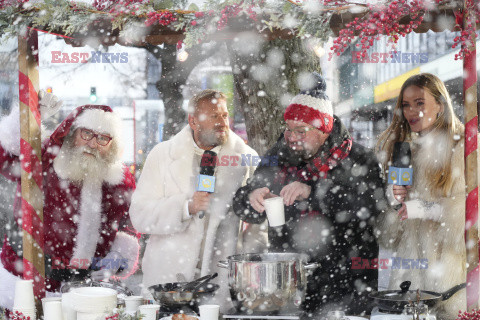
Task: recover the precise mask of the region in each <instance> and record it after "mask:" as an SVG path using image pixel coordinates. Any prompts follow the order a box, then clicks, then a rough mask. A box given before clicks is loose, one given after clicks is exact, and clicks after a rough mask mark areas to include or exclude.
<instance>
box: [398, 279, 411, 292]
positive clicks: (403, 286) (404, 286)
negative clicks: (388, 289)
mask: <svg viewBox="0 0 480 320" xmlns="http://www.w3.org/2000/svg"><path fill="white" fill-rule="evenodd" d="M411 284H412V282H411V281H403V282H402V283H400V289H402V293H407V291H408V289H410V285H411Z"/></svg>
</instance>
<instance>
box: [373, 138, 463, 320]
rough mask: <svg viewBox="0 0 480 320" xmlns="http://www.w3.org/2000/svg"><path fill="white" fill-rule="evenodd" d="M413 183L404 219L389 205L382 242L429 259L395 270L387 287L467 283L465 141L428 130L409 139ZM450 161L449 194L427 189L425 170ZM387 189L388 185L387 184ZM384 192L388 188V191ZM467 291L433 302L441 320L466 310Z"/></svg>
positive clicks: (410, 256) (447, 286)
mask: <svg viewBox="0 0 480 320" xmlns="http://www.w3.org/2000/svg"><path fill="white" fill-rule="evenodd" d="M411 149H412V165H413V169H414V176H413V186H412V189H411V190H410V191H409V193H408V198H407V199H406V202H405V203H406V205H407V214H408V218H407V219H406V220H404V221H400V219H399V217H398V214H397V211H396V210H394V209H391V210H390V211H389V212H387V213H386V214H385V216H384V217H383V219H382V221H381V223H380V228H379V229H380V231H381V236H380V243H381V244H382V245H383V246H384V247H386V248H387V249H390V250H392V251H393V252H394V255H396V257H399V258H403V259H428V268H426V269H393V268H392V272H391V277H390V285H389V288H390V289H399V285H400V283H401V282H403V281H405V280H409V281H411V282H412V285H411V287H410V290H416V289H420V290H430V291H435V292H444V291H446V290H448V289H450V288H451V287H453V286H455V285H457V284H461V283H464V282H465V281H466V270H465V264H466V253H465V239H464V228H465V179H464V167H465V166H464V140H463V139H462V140H460V141H453V140H452V139H449V138H448V137H447V136H445V135H442V134H436V133H429V134H427V135H425V136H422V137H415V136H414V137H413V141H412V142H411ZM447 161H451V162H452V175H453V179H454V180H453V185H452V188H451V190H449V192H448V196H447V197H441V196H439V195H436V194H434V192H431V190H429V187H428V185H427V183H426V181H428V179H429V177H428V176H426V173H425V172H426V168H427V167H431V166H436V165H443V164H444V163H445V162H447ZM390 189H391V188H390ZM387 193H388V192H387ZM465 297H466V294H465V289H463V290H461V291H459V292H457V293H456V294H455V295H454V296H453V297H451V298H450V299H449V300H446V301H445V302H442V303H439V304H437V309H436V312H437V316H438V317H439V318H440V319H456V317H457V315H458V311H459V310H465V309H466V299H465Z"/></svg>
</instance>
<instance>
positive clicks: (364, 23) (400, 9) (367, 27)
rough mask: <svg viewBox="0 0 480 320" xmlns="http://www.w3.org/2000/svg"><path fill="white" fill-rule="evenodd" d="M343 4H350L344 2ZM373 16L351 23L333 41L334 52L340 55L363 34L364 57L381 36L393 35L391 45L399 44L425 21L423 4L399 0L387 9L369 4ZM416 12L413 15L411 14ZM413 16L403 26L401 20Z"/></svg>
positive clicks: (390, 39)
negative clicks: (357, 36) (357, 35)
mask: <svg viewBox="0 0 480 320" xmlns="http://www.w3.org/2000/svg"><path fill="white" fill-rule="evenodd" d="M324 2H325V3H326V5H332V4H333V5H335V6H338V5H341V4H342V1H338V0H333V1H330V0H324ZM343 4H346V3H344V2H343ZM367 7H368V10H369V12H370V13H369V14H368V15H367V16H366V17H365V18H358V17H357V18H355V19H354V20H353V21H352V22H350V23H348V24H347V25H346V26H345V28H344V29H342V30H340V33H339V36H338V38H336V39H335V40H334V41H333V46H332V47H331V50H333V51H334V52H335V53H336V54H337V55H340V54H341V53H342V52H343V51H345V48H346V47H348V45H349V44H350V43H351V42H352V40H353V39H354V37H355V34H356V33H357V32H358V33H359V38H360V43H358V44H356V46H357V47H361V52H362V55H364V56H365V55H366V52H367V50H368V49H369V48H370V47H371V46H373V42H374V40H378V39H379V35H381V34H385V35H389V36H390V37H389V40H388V41H389V43H391V44H393V45H395V44H396V43H397V42H398V40H399V38H400V36H402V37H405V36H406V35H407V34H408V33H410V32H412V31H413V30H414V29H415V28H417V27H418V26H419V25H420V23H422V21H423V16H422V15H421V11H422V10H424V7H423V5H422V2H420V1H417V0H412V1H408V0H395V1H392V2H391V3H389V4H387V5H386V6H376V5H367ZM410 13H413V14H410ZM407 15H410V16H411V21H410V22H409V23H408V24H400V23H399V22H398V21H399V19H400V18H401V17H404V16H407Z"/></svg>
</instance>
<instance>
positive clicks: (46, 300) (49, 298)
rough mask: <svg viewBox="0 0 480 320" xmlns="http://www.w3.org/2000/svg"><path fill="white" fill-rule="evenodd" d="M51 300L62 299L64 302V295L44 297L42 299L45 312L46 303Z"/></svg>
mask: <svg viewBox="0 0 480 320" xmlns="http://www.w3.org/2000/svg"><path fill="white" fill-rule="evenodd" d="M51 301H60V302H62V297H47V298H43V299H42V309H43V313H45V304H46V303H47V302H51Z"/></svg>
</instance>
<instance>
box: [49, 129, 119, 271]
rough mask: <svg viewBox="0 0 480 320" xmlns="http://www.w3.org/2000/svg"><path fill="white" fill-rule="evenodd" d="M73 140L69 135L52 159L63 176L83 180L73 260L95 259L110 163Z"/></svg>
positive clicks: (96, 151) (63, 177) (67, 178)
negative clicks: (103, 187) (103, 192)
mask: <svg viewBox="0 0 480 320" xmlns="http://www.w3.org/2000/svg"><path fill="white" fill-rule="evenodd" d="M72 144H73V143H72V142H71V141H70V140H68V138H67V140H66V141H65V142H64V144H63V145H62V147H61V148H60V152H59V153H58V155H57V157H55V159H54V160H53V168H54V169H55V172H56V173H57V175H58V176H59V177H60V178H62V179H64V180H69V181H73V182H79V183H81V184H82V190H81V195H80V209H79V213H80V214H79V217H78V219H77V226H78V229H77V234H76V241H75V247H74V251H73V256H72V260H71V263H72V262H73V261H77V262H78V261H79V259H86V260H88V261H92V258H93V257H94V255H95V251H96V248H97V243H98V240H99V239H100V226H101V217H102V184H103V181H104V180H105V178H106V177H107V174H108V172H109V170H108V169H109V165H110V164H109V163H108V162H107V161H106V160H104V159H103V158H102V157H101V156H100V154H99V152H98V150H95V149H91V148H89V147H87V146H82V147H74V146H73V145H72ZM84 152H88V153H90V154H92V155H86V154H84ZM74 259H75V260H74Z"/></svg>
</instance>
